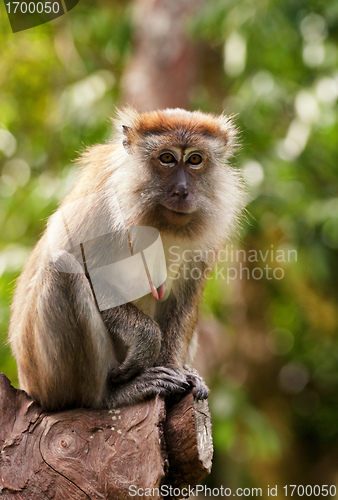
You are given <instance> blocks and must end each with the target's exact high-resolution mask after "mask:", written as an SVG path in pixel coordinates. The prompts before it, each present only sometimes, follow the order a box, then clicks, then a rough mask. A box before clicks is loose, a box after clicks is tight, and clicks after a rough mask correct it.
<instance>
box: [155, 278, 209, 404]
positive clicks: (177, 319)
mask: <svg viewBox="0 0 338 500" xmlns="http://www.w3.org/2000/svg"><path fill="white" fill-rule="evenodd" d="M202 292H203V284H202V283H201V282H200V283H191V282H190V283H189V284H187V286H186V289H185V293H184V294H182V296H181V297H179V298H176V297H174V296H172V297H169V298H168V301H166V302H164V303H163V304H162V307H163V309H164V308H165V309H164V310H163V312H162V316H161V319H160V321H159V325H160V327H161V329H162V331H163V340H162V346H161V351H160V355H159V358H158V360H157V364H158V365H164V366H174V367H178V369H179V370H180V372H181V373H182V374H183V375H184V377H185V379H186V381H187V382H188V383H189V384H190V386H192V392H193V394H194V396H195V397H196V398H198V399H206V398H207V397H208V395H209V389H208V387H207V386H206V384H205V382H204V380H203V379H202V378H201V377H200V376H199V374H198V373H197V371H196V370H194V369H193V368H191V367H190V366H188V365H187V364H185V363H186V360H187V357H188V351H189V346H190V345H191V343H193V342H194V339H195V338H196V331H195V330H196V323H197V318H198V306H199V302H200V298H201V295H202Z"/></svg>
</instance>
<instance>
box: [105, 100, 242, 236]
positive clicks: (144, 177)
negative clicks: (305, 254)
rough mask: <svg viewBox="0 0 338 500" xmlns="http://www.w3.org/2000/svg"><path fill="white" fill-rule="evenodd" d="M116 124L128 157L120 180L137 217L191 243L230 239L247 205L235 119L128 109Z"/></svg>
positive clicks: (116, 176)
mask: <svg viewBox="0 0 338 500" xmlns="http://www.w3.org/2000/svg"><path fill="white" fill-rule="evenodd" d="M114 125H115V134H114V138H113V141H114V142H115V143H117V144H118V145H119V150H120V153H119V154H120V155H121V156H123V157H124V160H123V161H122V158H121V161H120V162H119V166H118V168H115V169H114V173H113V174H112V181H114V188H115V189H116V190H117V191H118V192H119V202H120V204H121V207H122V208H123V209H124V213H127V214H128V218H129V219H131V220H133V221H134V223H135V221H136V223H137V224H140V225H148V226H152V227H155V228H157V229H158V230H159V231H160V232H161V233H162V234H163V233H170V234H173V235H177V236H180V237H184V238H192V237H193V238H196V237H198V236H202V237H205V235H206V232H211V233H214V236H215V235H216V233H220V234H219V237H220V238H222V239H224V238H225V237H227V236H228V235H229V233H230V232H231V230H232V227H233V226H234V224H235V223H236V221H237V219H238V216H239V214H240V212H241V211H242V208H243V204H244V203H243V199H244V196H243V186H242V182H241V178H240V175H239V173H238V171H236V170H235V169H234V168H232V167H230V166H229V164H228V159H229V158H230V157H231V156H232V154H233V152H234V149H235V147H236V137H237V131H236V128H235V126H234V125H233V123H232V121H231V119H230V118H229V117H227V116H225V115H221V116H215V115H212V114H206V113H202V112H200V111H194V112H188V111H185V110H183V109H166V110H163V111H154V112H145V113H137V112H136V111H135V110H133V109H131V108H125V109H122V110H120V111H118V118H117V119H116V120H115V121H114ZM121 149H122V150H123V153H122V151H121ZM124 193H128V198H126V199H125V203H124V200H123V199H124ZM129 214H130V216H129ZM213 239H214V238H213Z"/></svg>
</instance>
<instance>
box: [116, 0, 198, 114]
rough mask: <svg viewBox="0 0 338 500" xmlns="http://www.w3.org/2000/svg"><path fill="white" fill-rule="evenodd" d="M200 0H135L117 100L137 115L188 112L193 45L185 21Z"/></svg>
mask: <svg viewBox="0 0 338 500" xmlns="http://www.w3.org/2000/svg"><path fill="white" fill-rule="evenodd" d="M203 3H204V0H175V1H172V0H135V3H134V5H135V16H134V18H135V23H134V25H135V36H134V47H133V57H132V59H131V61H130V63H129V65H128V67H127V68H126V70H125V74H124V78H123V82H122V88H123V95H122V101H123V102H125V103H126V104H130V105H132V106H134V107H135V108H136V109H137V110H138V111H149V110H153V109H157V108H160V109H162V108H176V107H180V108H189V105H190V97H191V96H190V93H191V90H192V87H193V83H194V81H195V76H196V71H197V66H198V61H199V59H198V57H197V50H198V47H197V45H196V43H195V42H194V41H193V40H192V39H191V38H190V37H189V35H188V29H189V26H188V25H189V21H191V19H192V18H193V17H194V15H196V13H197V12H198V10H199V9H200V8H201V6H202V5H203Z"/></svg>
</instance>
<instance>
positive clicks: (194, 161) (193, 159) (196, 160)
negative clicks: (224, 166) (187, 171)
mask: <svg viewBox="0 0 338 500" xmlns="http://www.w3.org/2000/svg"><path fill="white" fill-rule="evenodd" d="M202 161H203V158H202V156H201V155H199V154H197V153H194V154H192V155H191V156H190V157H189V159H188V163H190V165H193V166H197V165H200V164H201V163H202Z"/></svg>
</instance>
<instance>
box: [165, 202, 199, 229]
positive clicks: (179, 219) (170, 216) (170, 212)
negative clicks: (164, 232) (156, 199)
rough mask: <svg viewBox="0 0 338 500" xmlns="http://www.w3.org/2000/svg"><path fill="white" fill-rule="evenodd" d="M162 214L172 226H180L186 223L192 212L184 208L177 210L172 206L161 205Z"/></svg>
mask: <svg viewBox="0 0 338 500" xmlns="http://www.w3.org/2000/svg"><path fill="white" fill-rule="evenodd" d="M161 208H162V210H163V215H164V216H165V218H166V220H167V222H169V224H171V225H173V226H182V225H186V224H187V223H188V222H189V221H190V219H191V217H192V213H191V212H190V211H189V212H188V211H185V210H182V209H181V210H178V209H174V208H169V207H167V206H165V205H162V207H161Z"/></svg>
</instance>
